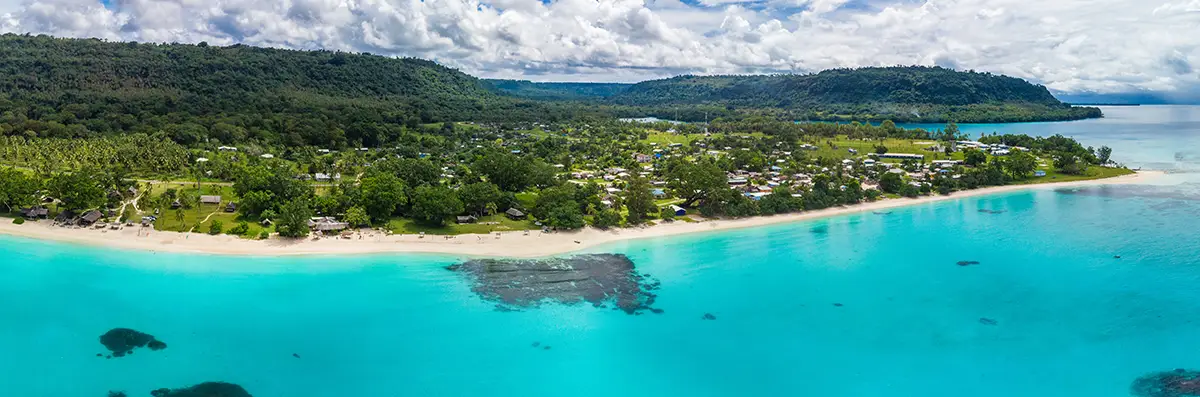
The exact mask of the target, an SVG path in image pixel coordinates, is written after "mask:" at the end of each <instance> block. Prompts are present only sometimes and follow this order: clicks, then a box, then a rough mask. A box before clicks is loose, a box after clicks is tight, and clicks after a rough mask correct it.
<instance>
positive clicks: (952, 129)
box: [945, 121, 958, 137]
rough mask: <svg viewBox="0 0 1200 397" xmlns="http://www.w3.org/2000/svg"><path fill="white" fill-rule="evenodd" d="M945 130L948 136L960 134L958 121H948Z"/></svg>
mask: <svg viewBox="0 0 1200 397" xmlns="http://www.w3.org/2000/svg"><path fill="white" fill-rule="evenodd" d="M945 132H946V135H947V136H950V137H957V136H958V124H956V123H955V122H953V121H951V122H949V123H946V130H945Z"/></svg>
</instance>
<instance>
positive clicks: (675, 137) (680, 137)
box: [642, 131, 704, 147]
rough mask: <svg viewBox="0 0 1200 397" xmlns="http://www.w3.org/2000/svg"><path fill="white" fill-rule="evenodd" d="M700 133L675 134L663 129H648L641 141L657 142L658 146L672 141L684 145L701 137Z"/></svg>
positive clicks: (666, 144)
mask: <svg viewBox="0 0 1200 397" xmlns="http://www.w3.org/2000/svg"><path fill="white" fill-rule="evenodd" d="M703 137H704V135H702V134H677V133H673V132H665V131H650V132H649V135H647V136H646V139H643V140H642V142H645V143H657V144H658V146H660V147H666V146H668V145H670V144H672V143H682V144H683V145H684V146H687V145H688V144H691V143H692V141H695V140H697V139H700V138H703Z"/></svg>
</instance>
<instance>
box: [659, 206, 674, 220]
mask: <svg viewBox="0 0 1200 397" xmlns="http://www.w3.org/2000/svg"><path fill="white" fill-rule="evenodd" d="M658 217H659V218H661V219H662V220H664V221H673V220H675V211H674V210H672V209H671V207H663V209H662V211H659V212H658Z"/></svg>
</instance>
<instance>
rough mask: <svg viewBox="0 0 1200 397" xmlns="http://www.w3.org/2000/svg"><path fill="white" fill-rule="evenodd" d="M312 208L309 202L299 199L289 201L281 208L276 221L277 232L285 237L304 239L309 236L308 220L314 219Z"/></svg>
mask: <svg viewBox="0 0 1200 397" xmlns="http://www.w3.org/2000/svg"><path fill="white" fill-rule="evenodd" d="M312 216H313V212H312V208H311V207H309V205H308V200H306V199H304V198H298V199H295V200H292V201H288V202H286V203H284V204H283V205H281V206H280V207H279V215H278V216H277V217H276V219H275V220H274V221H275V232H277V233H279V235H280V236H283V237H304V236H307V235H308V232H309V228H308V220H309V219H310V218H312Z"/></svg>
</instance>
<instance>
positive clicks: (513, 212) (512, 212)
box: [504, 208, 525, 220]
mask: <svg viewBox="0 0 1200 397" xmlns="http://www.w3.org/2000/svg"><path fill="white" fill-rule="evenodd" d="M504 215H507V216H508V217H509V218H511V219H514V220H520V219H525V213H524V212H521V210H519V209H516V208H509V209H508V211H504Z"/></svg>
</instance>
